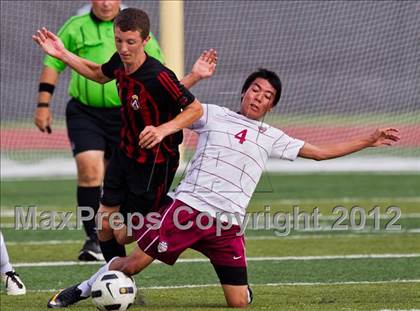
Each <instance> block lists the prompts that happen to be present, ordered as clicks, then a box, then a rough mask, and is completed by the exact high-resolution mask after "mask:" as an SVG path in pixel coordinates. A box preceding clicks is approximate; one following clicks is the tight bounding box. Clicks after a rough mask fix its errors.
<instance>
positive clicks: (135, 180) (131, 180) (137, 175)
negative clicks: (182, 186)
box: [101, 148, 179, 215]
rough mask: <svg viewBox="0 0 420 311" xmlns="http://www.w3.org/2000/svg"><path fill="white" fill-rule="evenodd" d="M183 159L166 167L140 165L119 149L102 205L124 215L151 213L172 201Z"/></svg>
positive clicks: (107, 177)
mask: <svg viewBox="0 0 420 311" xmlns="http://www.w3.org/2000/svg"><path fill="white" fill-rule="evenodd" d="M178 164H179V158H178V157H177V158H175V159H171V160H169V161H168V162H167V163H165V164H155V165H153V164H140V163H138V162H137V161H136V160H135V159H131V158H129V157H127V156H126V155H125V153H124V152H123V151H122V150H121V149H120V148H116V149H115V151H114V153H113V154H112V157H111V159H110V161H109V163H108V167H107V169H106V172H105V179H104V184H103V190H102V196H101V203H102V204H103V205H105V206H108V207H114V206H117V205H120V212H121V213H122V214H123V215H124V214H126V213H128V212H130V213H134V212H138V213H142V214H147V213H148V212H150V211H152V210H157V209H158V208H159V207H160V205H161V204H162V203H163V202H164V201H165V200H167V199H168V197H167V195H166V194H167V192H168V190H169V188H170V186H171V184H172V181H173V179H174V176H175V173H176V170H177V168H178Z"/></svg>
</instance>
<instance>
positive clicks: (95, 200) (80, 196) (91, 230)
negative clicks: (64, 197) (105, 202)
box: [77, 186, 101, 237]
mask: <svg viewBox="0 0 420 311" xmlns="http://www.w3.org/2000/svg"><path fill="white" fill-rule="evenodd" d="M100 195H101V187H80V186H78V187H77V206H78V207H79V206H84V207H86V206H88V207H91V208H93V210H94V212H95V215H96V213H97V212H98V209H99V197H100ZM81 214H82V216H83V217H87V216H88V215H89V212H88V211H84V210H82V213H81ZM83 227H84V229H85V231H86V236H88V237H96V224H95V217H94V218H93V219H91V220H85V221H83Z"/></svg>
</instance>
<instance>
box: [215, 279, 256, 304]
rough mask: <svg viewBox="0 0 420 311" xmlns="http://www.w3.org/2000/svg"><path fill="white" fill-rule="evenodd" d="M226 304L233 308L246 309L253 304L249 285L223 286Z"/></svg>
mask: <svg viewBox="0 0 420 311" xmlns="http://www.w3.org/2000/svg"><path fill="white" fill-rule="evenodd" d="M222 288H223V293H224V294H225V298H226V303H227V305H228V306H229V307H232V308H246V307H248V305H249V304H250V302H251V298H250V297H252V296H251V292H250V291H248V285H228V284H222Z"/></svg>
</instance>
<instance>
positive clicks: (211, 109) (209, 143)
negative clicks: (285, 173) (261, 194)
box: [175, 105, 304, 224]
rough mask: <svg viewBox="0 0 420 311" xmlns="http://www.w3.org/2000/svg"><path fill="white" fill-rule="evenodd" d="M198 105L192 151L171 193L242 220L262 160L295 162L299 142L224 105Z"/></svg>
mask: <svg viewBox="0 0 420 311" xmlns="http://www.w3.org/2000/svg"><path fill="white" fill-rule="evenodd" d="M203 109H204V113H203V116H202V117H201V118H200V119H199V120H198V121H196V122H195V123H194V124H193V125H192V126H191V129H192V130H193V131H194V132H196V133H197V134H198V135H199V138H198V144H197V148H196V152H195V154H194V157H193V158H192V160H191V162H190V164H189V168H188V171H187V174H186V176H185V178H184V179H183V180H182V182H181V184H180V185H179V186H178V187H177V189H176V191H175V197H176V199H179V200H181V201H183V202H184V203H186V204H188V205H189V206H191V207H192V208H194V209H196V210H198V211H200V212H207V213H209V214H210V215H211V216H213V217H216V216H217V215H218V214H219V215H220V214H221V213H225V214H226V213H229V214H234V215H239V218H240V221H241V222H242V221H243V218H244V217H245V213H246V208H247V206H248V203H249V200H250V199H251V197H252V194H253V193H254V191H255V188H256V187H257V184H258V181H259V179H260V177H261V175H262V173H263V171H264V170H265V165H266V163H267V160H268V159H269V158H278V159H284V160H294V159H296V157H297V155H298V153H299V150H300V148H302V146H303V144H304V142H303V141H301V140H298V139H294V138H291V137H289V136H287V135H286V134H285V133H283V132H282V131H281V130H279V129H278V128H275V127H272V126H270V125H268V124H265V123H262V122H261V121H256V120H251V119H249V118H247V117H245V116H243V115H241V114H239V113H237V112H233V111H231V110H229V109H227V108H223V107H219V106H216V105H203ZM230 218H231V219H232V223H234V224H238V222H237V221H236V218H235V217H230Z"/></svg>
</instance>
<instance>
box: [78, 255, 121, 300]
mask: <svg viewBox="0 0 420 311" xmlns="http://www.w3.org/2000/svg"><path fill="white" fill-rule="evenodd" d="M116 258H119V257H114V258H112V259H111V260H110V261H109V262H108V263H107V264H106V265H104V266H102V267H101V268H100V269H99V270H98V271H96V273H95V274H94V275H92V276H91V277H90V279H88V280H86V281H83V282H82V283H80V285H79V286H77V288H78V289H80V290H81V291H82V294H81V296H82V297H88V296H90V292H91V290H92V285H93V283H95V281H96V279H97V278H98V276H100V275H101V274H102V273H104V272H106V271H108V270H109V266H110V265H111V263H112V262H113V261H114V260H115V259H116Z"/></svg>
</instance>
